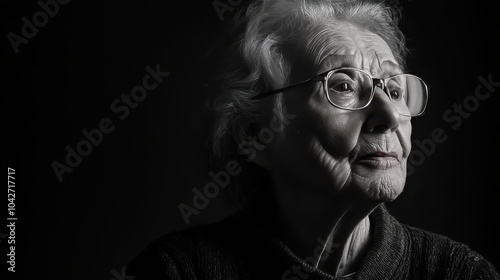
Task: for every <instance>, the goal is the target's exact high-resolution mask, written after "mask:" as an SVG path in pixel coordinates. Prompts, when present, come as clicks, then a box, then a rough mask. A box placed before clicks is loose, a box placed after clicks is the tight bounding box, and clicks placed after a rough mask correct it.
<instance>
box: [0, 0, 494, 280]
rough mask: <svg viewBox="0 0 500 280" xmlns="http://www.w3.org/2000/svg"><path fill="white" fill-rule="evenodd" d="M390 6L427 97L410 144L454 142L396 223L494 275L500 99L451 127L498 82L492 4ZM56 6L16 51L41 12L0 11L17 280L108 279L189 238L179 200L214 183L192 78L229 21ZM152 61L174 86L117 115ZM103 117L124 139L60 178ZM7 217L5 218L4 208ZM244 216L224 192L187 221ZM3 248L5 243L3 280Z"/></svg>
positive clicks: (207, 14) (180, 10)
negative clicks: (171, 238) (482, 87)
mask: <svg viewBox="0 0 500 280" xmlns="http://www.w3.org/2000/svg"><path fill="white" fill-rule="evenodd" d="M223 2H224V1H223ZM233 2H235V1H233ZM393 3H395V4H396V5H397V6H399V7H400V8H401V7H402V9H403V14H404V17H403V21H402V22H401V28H402V30H403V32H404V33H405V35H406V37H407V40H408V42H407V43H408V47H409V49H410V51H411V53H410V56H409V58H408V65H409V69H410V72H411V73H414V74H416V75H419V76H421V77H422V78H424V79H425V80H426V81H427V82H428V83H429V85H430V87H431V97H430V103H429V107H428V110H427V112H426V114H425V115H424V116H423V117H421V118H415V119H414V120H413V121H412V122H413V139H420V140H423V139H428V138H430V137H431V132H432V131H433V130H434V129H435V128H442V129H443V130H444V131H445V133H446V135H447V137H448V138H447V140H446V141H445V142H444V143H441V144H437V145H436V149H435V151H434V152H433V153H431V154H430V155H428V156H426V157H425V161H424V162H423V164H421V165H419V166H417V167H416V169H415V172H414V173H413V174H412V175H411V176H410V177H409V178H408V180H407V186H406V189H405V192H404V193H403V194H402V195H401V196H400V198H399V199H398V200H396V201H395V202H392V203H390V204H389V205H388V207H389V208H390V210H391V212H392V213H393V214H394V215H395V216H396V217H397V218H398V219H399V220H400V221H402V222H404V223H407V224H410V225H413V226H416V227H421V228H424V229H428V230H431V231H434V232H438V233H441V234H444V235H447V236H449V237H451V238H453V239H455V240H457V241H460V242H463V243H465V244H468V245H469V246H470V247H471V248H473V249H474V250H476V251H478V252H480V253H481V254H483V255H484V256H485V257H486V258H487V259H489V260H490V261H491V262H493V263H494V264H495V265H496V267H497V268H500V256H499V254H498V253H497V252H498V251H499V249H500V246H499V244H500V241H499V239H498V236H500V229H498V227H497V225H498V221H499V220H500V203H499V199H498V198H499V195H498V194H499V192H498V188H499V187H500V185H499V183H498V180H497V177H498V172H499V171H498V166H499V164H498V159H499V153H498V143H499V140H500V139H499V136H498V133H497V132H496V130H498V128H499V127H500V126H499V121H498V120H499V118H498V115H497V112H498V101H499V98H498V96H497V95H498V93H499V92H500V88H498V87H497V91H495V92H493V93H492V94H491V96H490V97H489V98H488V99H487V100H485V101H481V102H480V104H479V107H478V108H477V109H476V110H474V111H473V112H471V113H470V116H469V117H468V118H463V122H462V124H461V125H460V126H459V127H458V128H457V129H456V130H453V129H452V128H451V125H452V124H453V123H449V122H446V121H445V120H444V119H443V113H444V112H445V111H446V110H448V109H452V108H453V104H455V103H456V104H462V103H463V101H464V100H465V99H466V98H468V97H469V96H472V95H474V92H475V89H476V87H477V86H478V85H479V84H480V83H479V81H478V79H477V77H478V76H483V77H485V78H486V77H487V76H488V75H490V74H491V75H492V79H493V80H495V81H500V73H499V72H498V65H499V62H500V60H499V54H498V43H497V42H496V37H498V34H499V32H498V28H497V27H498V26H499V25H498V23H495V22H494V18H495V17H497V12H496V11H497V10H496V7H494V6H493V1H490V3H488V2H486V1H473V2H467V5H466V6H464V5H462V4H458V3H456V4H435V3H433V2H431V1H417V0H413V1H405V0H401V2H399V4H398V3H397V2H393ZM2 5H5V4H2ZM59 8H60V9H59V11H58V13H57V15H55V16H54V17H53V18H50V19H49V21H48V23H47V25H46V26H44V27H42V28H40V29H39V32H38V33H37V35H36V36H34V37H33V38H31V39H29V42H28V43H27V44H21V45H20V47H19V53H17V54H15V53H14V51H13V48H12V46H11V45H10V43H9V40H8V38H7V34H8V33H9V32H14V33H16V34H20V33H21V28H22V25H23V22H22V21H21V18H22V17H23V16H26V17H27V18H28V19H31V18H32V16H33V14H34V13H35V12H37V11H39V10H40V7H39V6H38V4H37V2H36V1H24V2H22V1H20V2H17V3H16V4H15V5H14V4H13V3H9V4H8V5H7V6H2V7H1V10H2V12H3V14H4V15H2V18H3V19H7V20H5V21H4V23H3V25H2V28H3V33H2V41H1V42H2V59H1V63H2V71H3V73H2V82H1V92H2V99H3V104H4V112H5V114H6V118H5V123H6V126H4V129H3V131H4V133H3V138H4V139H7V143H4V144H3V145H4V146H3V147H4V148H3V149H4V151H5V152H6V157H4V158H6V162H5V164H6V165H7V166H9V167H13V168H15V169H16V183H17V185H16V190H17V192H16V194H17V196H16V216H17V217H18V221H17V223H16V225H17V226H16V245H17V247H16V248H17V249H16V270H17V271H18V272H16V274H15V275H16V276H18V277H20V276H26V277H30V278H24V279H32V278H37V279H38V278H40V279H45V278H47V279H105V280H109V279H112V278H114V274H113V272H112V271H113V270H114V271H118V273H119V274H120V272H121V268H122V267H124V265H125V264H126V263H127V262H128V261H129V260H130V259H131V258H132V257H133V256H135V255H136V254H137V253H139V252H140V250H141V249H142V248H144V246H146V244H148V243H149V242H151V241H152V240H154V239H155V238H158V237H159V236H161V235H163V234H165V233H168V232H171V231H173V230H177V229H181V228H185V227H187V225H186V224H185V223H184V220H183V218H182V216H181V215H180V213H179V211H178V209H177V205H178V204H179V203H181V202H184V203H190V200H191V198H192V196H193V194H192V191H191V189H192V188H193V187H202V186H203V185H204V184H205V183H207V182H209V181H210V180H211V179H210V178H209V176H208V172H209V171H210V169H209V167H207V164H206V162H205V161H204V160H203V158H202V156H201V154H202V153H201V151H202V148H203V143H204V139H205V138H204V137H206V136H205V133H206V130H207V129H206V117H205V116H204V115H203V113H201V108H202V107H201V106H202V100H203V93H202V92H201V91H200V90H199V85H197V84H196V82H197V75H203V73H202V72H201V73H200V71H198V70H197V69H198V67H199V66H200V63H201V62H200V59H199V58H200V57H201V56H202V55H203V53H204V52H205V51H206V50H208V49H209V47H210V46H211V41H212V40H213V38H214V35H215V30H216V29H217V28H218V27H220V26H221V25H222V21H221V19H220V18H219V17H218V15H217V13H216V11H215V9H214V7H213V6H212V1H199V2H196V3H195V2H194V1H186V2H180V1H174V2H171V1H152V0H150V1H129V2H127V1H106V2H88V1H76V0H73V1H71V2H69V3H68V4H66V5H60V7H59ZM230 14H231V12H226V13H224V17H228V16H229V15H230ZM157 64H159V65H160V68H161V70H162V71H165V72H169V73H170V76H169V77H167V78H165V80H164V81H163V82H162V83H161V84H160V86H159V87H158V88H157V89H155V90H153V91H151V92H150V93H148V96H147V98H146V99H145V100H144V101H143V102H141V103H140V104H139V106H138V107H137V108H135V109H132V110H131V112H130V115H129V116H128V117H127V118H126V119H124V120H123V121H122V120H119V119H118V118H117V114H115V113H113V112H111V110H110V105H111V103H112V102H113V101H114V100H115V99H117V98H119V97H120V95H121V94H122V93H126V94H129V93H130V91H131V89H132V88H133V87H134V86H136V85H140V84H141V83H142V78H143V77H144V75H146V74H147V72H146V70H145V67H146V66H148V65H149V66H151V67H153V68H154V67H155V66H156V65H157ZM103 118H110V119H112V121H113V124H114V125H115V130H114V131H113V132H111V133H109V134H106V135H105V137H104V139H103V141H102V143H101V144H100V145H99V146H97V147H94V148H93V150H92V153H91V154H90V155H89V156H86V157H84V158H83V160H82V162H81V164H80V165H78V166H77V167H76V168H75V169H74V171H73V172H72V173H66V174H64V180H63V182H59V181H58V180H57V178H56V176H55V174H54V171H53V170H52V167H51V163H52V162H53V161H58V162H61V163H64V160H65V159H64V158H65V156H66V151H65V147H66V146H67V145H69V146H71V147H73V148H74V147H75V146H76V145H77V144H78V142H80V141H81V140H84V139H85V137H84V136H83V134H82V133H81V131H82V129H87V130H90V129H94V128H97V127H98V125H99V122H100V120H102V119H103ZM414 149H417V147H415V146H414ZM214 171H217V170H214ZM4 193H6V192H4ZM6 199H7V197H5V198H2V201H4V202H6ZM4 205H5V206H4ZM1 206H2V208H4V209H5V210H4V209H2V210H1V211H2V213H5V212H6V208H7V203H5V204H4V203H2V204H1ZM234 209H236V206H235V205H234V203H233V202H232V201H231V200H230V199H227V198H226V197H225V196H219V197H218V198H216V199H213V200H211V202H210V204H209V206H208V207H207V208H206V209H204V210H203V211H201V214H200V215H198V216H193V217H192V219H191V220H192V223H191V224H189V225H188V226H195V225H198V224H203V223H208V222H212V221H216V220H218V219H220V218H222V217H224V216H226V215H228V214H230V213H231V211H233V210H234ZM2 220H3V221H5V219H4V218H2ZM2 223H5V224H6V222H2ZM2 228H4V227H3V226H2ZM4 232H7V229H6V228H4V229H2V230H1V231H0V233H4ZM6 245H7V243H6V240H5V239H3V240H2V243H1V245H0V246H1V248H2V257H1V259H2V274H3V273H4V272H6V269H7V266H6V262H5V261H4V258H5V254H6V253H7V251H6V250H7V246H6ZM9 276H10V277H12V276H13V274H12V273H10V272H9ZM2 278H3V277H2ZM18 279H21V278H18Z"/></svg>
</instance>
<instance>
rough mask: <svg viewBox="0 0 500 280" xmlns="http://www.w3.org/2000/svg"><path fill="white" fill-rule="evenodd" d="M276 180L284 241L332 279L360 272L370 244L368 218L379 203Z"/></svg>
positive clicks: (348, 191)
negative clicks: (360, 265)
mask: <svg viewBox="0 0 500 280" xmlns="http://www.w3.org/2000/svg"><path fill="white" fill-rule="evenodd" d="M285 182H286V181H280V180H276V181H275V184H274V188H275V191H276V193H277V195H276V199H277V203H278V205H277V207H278V217H277V218H278V222H279V223H278V225H279V226H278V227H279V229H278V230H279V233H280V235H281V238H282V239H283V240H284V242H285V243H286V244H287V245H288V246H289V247H290V248H291V250H292V251H293V252H294V253H295V254H296V255H297V256H298V257H300V258H302V259H308V260H312V259H314V263H309V264H310V265H312V266H313V267H316V268H319V269H321V270H323V271H325V272H327V273H330V274H332V275H336V276H341V275H345V274H348V273H351V272H354V271H355V270H356V269H357V266H358V265H359V263H360V261H361V260H362V259H363V257H364V255H365V253H366V251H367V248H368V247H369V243H370V235H371V234H370V220H369V218H368V215H369V214H370V213H371V212H372V211H373V209H375V208H376V207H377V205H378V204H379V203H377V202H373V201H369V200H363V199H362V198H360V196H359V194H356V193H355V192H354V191H351V190H349V189H345V190H344V189H343V190H341V191H340V192H339V193H337V194H335V195H327V194H323V195H318V190H317V189H316V190H310V191H308V188H304V187H300V186H296V185H295V184H286V183H285Z"/></svg>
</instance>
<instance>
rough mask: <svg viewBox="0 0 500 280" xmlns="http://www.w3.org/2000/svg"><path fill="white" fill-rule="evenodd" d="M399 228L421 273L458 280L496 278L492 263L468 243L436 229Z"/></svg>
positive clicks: (498, 277) (499, 277) (405, 226)
mask: <svg viewBox="0 0 500 280" xmlns="http://www.w3.org/2000/svg"><path fill="white" fill-rule="evenodd" d="M403 227H404V229H405V231H406V233H407V236H408V239H409V242H408V248H407V249H408V250H409V252H410V254H411V255H412V259H414V260H415V261H417V260H418V262H420V263H421V265H420V268H425V271H426V272H425V273H427V274H434V275H443V276H444V275H447V277H450V275H452V277H460V279H500V275H499V274H498V272H497V271H496V268H495V267H494V265H493V264H492V263H491V262H489V261H488V260H487V259H485V258H484V257H483V256H482V255H481V254H480V253H479V252H477V251H476V250H475V249H473V248H472V247H470V246H469V245H467V244H465V243H463V242H460V241H457V240H455V239H453V238H451V237H449V236H445V235H443V234H440V233H437V232H433V231H429V230H426V229H422V228H416V227H412V226H408V225H403ZM446 279H448V278H446Z"/></svg>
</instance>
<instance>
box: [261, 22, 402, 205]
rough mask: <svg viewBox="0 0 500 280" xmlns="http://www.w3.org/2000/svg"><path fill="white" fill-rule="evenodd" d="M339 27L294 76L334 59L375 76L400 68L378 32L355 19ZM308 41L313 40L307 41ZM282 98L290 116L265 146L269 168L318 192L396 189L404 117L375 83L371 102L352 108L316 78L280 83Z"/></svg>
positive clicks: (377, 194) (385, 196)
mask: <svg viewBox="0 0 500 280" xmlns="http://www.w3.org/2000/svg"><path fill="white" fill-rule="evenodd" d="M344 31H345V32H337V33H336V36H334V37H335V41H334V42H331V44H328V45H330V46H331V47H329V49H327V55H326V56H325V59H322V60H321V61H318V62H316V63H312V64H313V65H314V67H312V68H313V69H311V71H307V72H310V73H306V74H304V75H302V73H300V74H299V76H302V77H301V78H304V77H305V76H308V77H313V76H315V75H317V74H319V73H322V72H325V71H328V70H331V69H333V68H338V67H355V68H360V69H364V70H366V71H368V72H369V73H371V74H372V76H373V77H375V78H386V77H389V76H391V75H394V74H397V73H401V70H400V69H399V68H398V67H397V63H396V60H395V58H394V56H393V54H392V52H391V50H390V48H389V46H388V45H387V44H386V43H385V41H384V40H382V39H381V38H380V37H379V36H378V35H375V34H374V33H371V32H369V31H365V30H361V29H359V28H356V27H354V26H346V27H345V29H344ZM332 40H333V39H332ZM309 48H310V50H312V51H314V48H315V47H314V46H313V44H311V43H310V46H309ZM311 48H312V49H311ZM320 48H321V46H318V49H320ZM322 48H323V50H324V46H322ZM298 68H300V67H295V68H294V70H293V71H300V70H298ZM307 68H311V67H307ZM307 68H306V69H307ZM302 69H304V68H302ZM302 72H304V70H302ZM293 82H297V81H293ZM284 99H285V103H284V104H285V106H286V111H287V112H288V113H291V114H294V115H296V117H295V118H294V119H293V120H290V122H289V126H288V127H287V129H286V131H285V133H284V135H283V139H282V141H275V142H273V143H272V144H271V145H270V149H269V150H268V154H267V157H268V159H269V162H270V167H269V168H270V171H271V172H272V173H273V174H274V175H275V176H277V177H281V178H286V180H288V181H289V182H295V183H296V182H299V184H290V186H291V185H295V186H300V188H304V190H306V191H311V192H315V193H318V194H319V195H327V196H331V195H334V194H336V193H338V192H339V191H340V190H342V189H346V188H349V190H353V191H356V192H358V193H361V195H362V196H364V197H366V198H368V199H370V200H374V201H390V200H393V199H395V198H396V197H397V196H398V195H399V194H400V193H401V192H402V190H403V187H404V184H405V178H406V160H407V158H408V154H409V152H410V148H411V143H410V136H411V124H410V117H405V116H402V115H400V114H399V112H398V110H397V109H396V107H395V105H394V104H393V103H392V101H390V100H389V98H388V96H387V95H386V94H385V93H384V92H383V90H382V89H380V88H378V87H377V88H376V91H375V95H374V97H373V100H372V102H371V103H370V105H369V106H368V107H366V108H364V109H361V110H357V111H348V110H344V109H340V108H337V107H334V106H332V105H331V104H330V103H329V102H328V99H327V97H326V94H325V92H324V89H323V84H322V82H317V83H311V84H309V85H307V86H300V87H298V88H296V89H294V90H291V91H287V92H286V93H285V94H284Z"/></svg>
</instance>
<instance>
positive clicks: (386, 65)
mask: <svg viewBox="0 0 500 280" xmlns="http://www.w3.org/2000/svg"><path fill="white" fill-rule="evenodd" d="M380 70H381V71H382V72H381V74H389V76H392V75H396V74H402V73H403V71H402V70H401V67H399V65H398V64H397V63H395V62H394V61H392V60H384V61H383V62H382V63H380Z"/></svg>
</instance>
